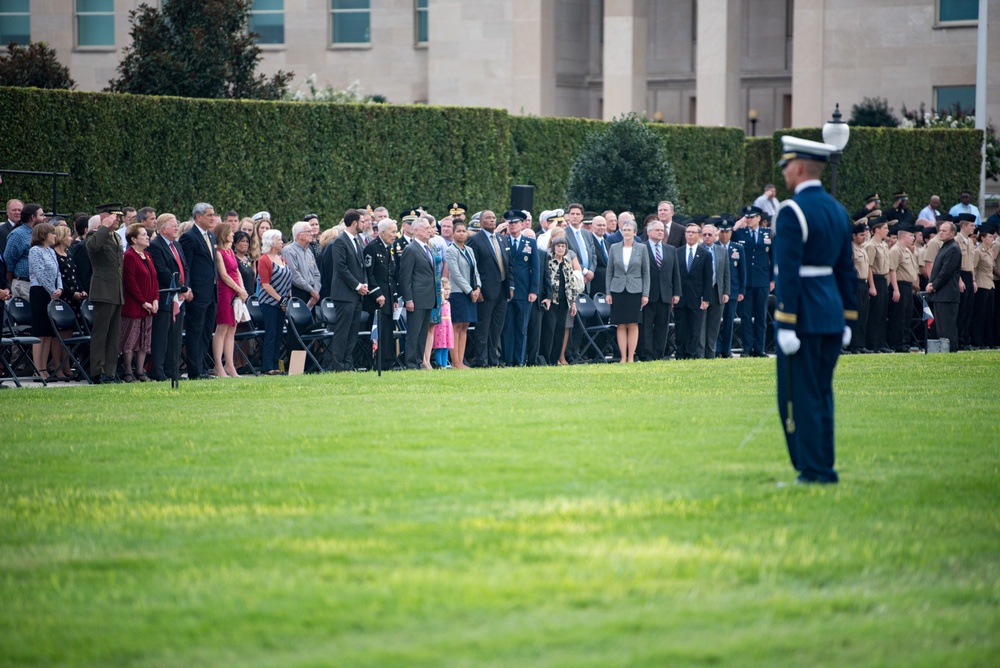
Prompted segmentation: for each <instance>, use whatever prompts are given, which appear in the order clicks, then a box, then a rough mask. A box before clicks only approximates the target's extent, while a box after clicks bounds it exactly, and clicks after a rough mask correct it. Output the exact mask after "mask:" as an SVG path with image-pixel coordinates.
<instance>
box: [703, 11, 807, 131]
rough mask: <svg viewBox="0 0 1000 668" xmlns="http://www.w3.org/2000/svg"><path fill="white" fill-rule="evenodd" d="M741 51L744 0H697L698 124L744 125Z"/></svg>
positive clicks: (738, 126)
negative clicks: (741, 89)
mask: <svg viewBox="0 0 1000 668" xmlns="http://www.w3.org/2000/svg"><path fill="white" fill-rule="evenodd" d="M796 4H798V3H796ZM797 27H798V26H796V28H797ZM742 55H743V0H698V45H697V52H696V54H695V58H696V61H695V63H696V65H695V77H696V84H695V95H696V96H697V111H696V113H697V117H696V119H695V122H696V123H697V124H698V125H713V126H715V125H722V126H728V127H734V128H742V127H744V125H745V123H744V119H743V117H742V116H743V114H742V109H743V104H742V99H741V95H740V71H741V70H742Z"/></svg>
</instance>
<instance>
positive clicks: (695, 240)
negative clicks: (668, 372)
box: [674, 223, 713, 360]
mask: <svg viewBox="0 0 1000 668" xmlns="http://www.w3.org/2000/svg"><path fill="white" fill-rule="evenodd" d="M700 236H701V228H700V227H698V224H697V223H688V226H687V228H686V229H685V230H684V238H685V241H686V243H685V245H684V246H682V247H681V248H678V249H677V250H676V258H677V262H678V264H679V265H680V273H681V298H680V301H678V302H677V307H676V308H675V309H674V318H675V319H676V331H675V336H676V339H677V359H679V360H682V359H699V358H701V357H704V356H705V351H704V350H703V349H702V346H701V328H702V326H703V325H704V322H705V311H706V310H707V309H708V300H709V299H710V297H711V291H712V263H713V256H712V253H711V252H709V251H708V249H706V248H705V246H704V245H703V244H701V243H700V241H701V240H700V238H699V237H700Z"/></svg>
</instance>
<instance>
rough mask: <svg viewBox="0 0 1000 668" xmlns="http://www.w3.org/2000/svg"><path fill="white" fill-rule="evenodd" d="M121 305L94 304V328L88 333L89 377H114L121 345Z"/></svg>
mask: <svg viewBox="0 0 1000 668" xmlns="http://www.w3.org/2000/svg"><path fill="white" fill-rule="evenodd" d="M121 329H122V305H121V304H108V303H107V302H94V328H93V330H91V332H90V375H91V377H92V378H98V377H100V376H101V375H102V374H103V375H105V376H112V377H113V376H115V375H116V373H117V371H118V348H119V346H120V344H121Z"/></svg>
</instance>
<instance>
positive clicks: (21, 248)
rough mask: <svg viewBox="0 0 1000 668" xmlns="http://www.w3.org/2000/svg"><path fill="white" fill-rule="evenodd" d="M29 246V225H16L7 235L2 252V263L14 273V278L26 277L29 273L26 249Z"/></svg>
mask: <svg viewBox="0 0 1000 668" xmlns="http://www.w3.org/2000/svg"><path fill="white" fill-rule="evenodd" d="M30 248H31V227H30V226H28V225H18V226H17V227H16V228H14V230H13V231H11V233H10V234H9V235H7V248H6V249H5V250H4V253H3V260H4V264H6V265H7V271H9V272H11V273H12V274H14V278H23V279H27V278H28V277H29V276H30V274H29V271H30V270H29V267H28V250H29V249H30Z"/></svg>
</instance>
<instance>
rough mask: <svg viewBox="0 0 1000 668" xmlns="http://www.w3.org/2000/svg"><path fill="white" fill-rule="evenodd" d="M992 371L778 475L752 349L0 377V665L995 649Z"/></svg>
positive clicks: (841, 407)
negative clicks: (831, 476) (731, 355)
mask: <svg viewBox="0 0 1000 668" xmlns="http://www.w3.org/2000/svg"><path fill="white" fill-rule="evenodd" d="M998 369H1000V354H996V353H975V354H962V355H934V356H921V355H891V356H890V355H885V356H877V357H871V356H869V357H853V356H849V357H845V358H843V359H842V360H841V364H840V367H839V369H838V374H837V378H836V384H837V392H838V394H837V420H838V422H837V429H838V433H837V436H838V451H837V455H838V469H839V471H840V474H841V477H842V482H841V484H840V485H838V486H830V487H816V486H805V487H802V486H791V487H786V488H778V487H777V486H776V484H775V483H776V482H777V481H791V480H793V479H794V472H793V471H792V470H791V467H790V465H789V464H788V461H787V456H786V453H785V449H784V441H783V438H782V436H781V432H780V428H779V425H778V418H777V417H776V415H775V414H774V413H773V412H772V411H773V406H774V362H773V360H717V361H715V362H714V363H713V362H674V363H656V364H641V365H632V366H629V367H628V368H622V367H619V366H618V365H611V366H606V367H605V366H601V367H597V366H587V367H569V368H559V369H556V368H551V369H524V370H494V371H472V372H467V373H459V372H433V373H431V372H428V373H416V372H408V373H393V374H386V375H384V376H383V377H382V378H377V377H375V376H374V375H373V374H355V375H336V376H333V375H326V376H322V377H316V376H309V377H301V376H300V377H294V378H267V379H265V378H259V379H243V380H238V381H214V382H208V383H183V384H182V386H181V389H180V390H179V391H171V390H170V389H169V387H168V386H165V385H162V384H159V385H155V386H154V385H130V386H102V387H90V388H58V389H56V388H52V389H47V390H42V389H39V390H21V391H3V392H2V393H0V425H2V430H3V436H2V438H0V665H4V666H8V665H10V666H21V665H44V666H63V665H66V666H102V667H104V666H141V667H154V666H155V667H159V666H223V665H227V666H295V667H305V666H501V665H502V666H524V665H546V666H609V665H623V666H638V665H648V666H662V665H717V664H721V665H734V666H782V665H788V666H792V665H795V666H799V665H807V666H844V665H850V666H863V665H871V666H907V667H910V666H944V665H955V666H977V665H978V666H987V665H994V666H995V665H997V656H998V651H1000V619H998V607H1000V505H998V501H1000V484H998V483H1000V435H998V427H997V409H996V405H997V403H996V378H997V371H998ZM765 417H766V419H765V422H764V425H763V427H761V428H760V430H759V431H757V432H756V433H755V434H754V435H753V437H752V438H751V439H750V440H749V441H748V442H746V443H745V445H743V447H740V444H741V442H743V441H744V439H745V437H746V436H747V435H748V434H749V433H751V432H752V431H753V429H754V427H755V426H757V425H758V424H759V422H760V420H761V419H762V418H765Z"/></svg>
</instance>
